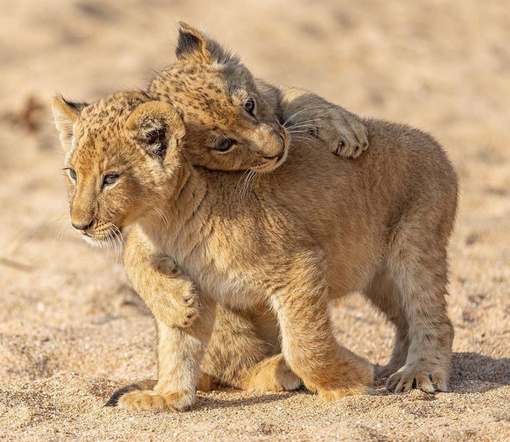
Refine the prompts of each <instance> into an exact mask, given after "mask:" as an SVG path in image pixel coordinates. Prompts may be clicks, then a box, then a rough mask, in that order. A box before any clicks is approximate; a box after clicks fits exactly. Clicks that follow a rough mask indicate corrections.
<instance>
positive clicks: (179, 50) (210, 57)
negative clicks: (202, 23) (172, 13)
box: [175, 22, 239, 64]
mask: <svg viewBox="0 0 510 442" xmlns="http://www.w3.org/2000/svg"><path fill="white" fill-rule="evenodd" d="M179 24H180V29H179V40H178V41H177V47H176V49H175V55H176V57H177V60H179V61H187V62H193V63H199V64H214V63H219V64H238V63H239V57H237V56H235V55H232V54H231V53H230V52H229V51H227V50H225V49H223V48H222V46H221V45H220V44H219V43H218V42H216V41H215V40H212V39H210V38H208V37H207V36H206V35H205V34H203V33H202V32H200V31H199V30H198V29H196V28H194V27H193V26H190V25H188V24H187V23H184V22H180V23H179Z"/></svg>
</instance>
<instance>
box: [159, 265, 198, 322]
mask: <svg viewBox="0 0 510 442" xmlns="http://www.w3.org/2000/svg"><path fill="white" fill-rule="evenodd" d="M152 262H153V265H154V267H155V268H156V269H157V270H159V272H160V273H161V274H162V275H165V276H166V277H167V279H166V280H164V286H163V287H162V288H161V290H162V291H163V292H164V293H165V295H164V297H165V299H166V301H167V304H168V305H166V306H165V307H166V308H162V309H159V311H158V316H159V319H160V320H162V321H163V322H164V323H165V324H166V325H167V326H169V327H178V328H187V327H191V326H192V325H193V324H194V322H195V320H196V319H197V318H198V316H199V314H200V305H199V296H198V292H197V289H196V287H195V285H194V284H193V283H192V282H191V281H190V280H188V279H187V278H182V277H181V276H182V273H181V271H180V270H179V268H178V266H177V264H176V263H175V261H174V260H173V259H172V258H171V257H169V256H165V255H156V256H154V257H153V260H152Z"/></svg>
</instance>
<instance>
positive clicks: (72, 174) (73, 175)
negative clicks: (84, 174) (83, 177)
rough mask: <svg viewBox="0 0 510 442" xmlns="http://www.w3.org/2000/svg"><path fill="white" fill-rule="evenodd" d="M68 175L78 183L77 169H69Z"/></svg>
mask: <svg viewBox="0 0 510 442" xmlns="http://www.w3.org/2000/svg"><path fill="white" fill-rule="evenodd" d="M67 175H69V179H70V180H71V181H72V182H73V183H76V171H75V170H74V169H67Z"/></svg>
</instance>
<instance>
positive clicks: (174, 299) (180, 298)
mask: <svg viewBox="0 0 510 442" xmlns="http://www.w3.org/2000/svg"><path fill="white" fill-rule="evenodd" d="M124 266H125V268H126V273H127V276H128V279H129V281H130V282H131V285H132V286H133V289H134V290H135V291H136V292H137V293H138V295H139V296H140V297H141V298H142V299H143V300H144V302H145V303H146V304H147V307H149V309H150V311H151V312H152V314H153V315H154V317H155V318H156V319H157V320H160V321H162V322H163V323H165V324H166V325H167V326H168V327H190V326H191V325H192V324H193V322H194V321H195V320H196V318H197V316H198V314H199V296H198V293H197V290H196V287H195V285H194V284H193V282H192V281H191V280H190V279H189V278H188V277H187V276H186V275H184V274H183V273H182V272H181V271H180V269H179V267H178V266H177V264H176V263H175V261H174V260H173V259H172V258H171V257H169V256H165V255H160V254H157V253H155V252H154V251H153V250H152V248H151V246H150V245H149V242H148V241H145V240H144V237H143V234H142V233H141V232H139V231H138V230H137V229H134V230H133V231H132V232H130V233H129V235H128V238H127V241H126V246H125V249H124Z"/></svg>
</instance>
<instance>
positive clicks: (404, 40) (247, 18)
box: [0, 0, 510, 441]
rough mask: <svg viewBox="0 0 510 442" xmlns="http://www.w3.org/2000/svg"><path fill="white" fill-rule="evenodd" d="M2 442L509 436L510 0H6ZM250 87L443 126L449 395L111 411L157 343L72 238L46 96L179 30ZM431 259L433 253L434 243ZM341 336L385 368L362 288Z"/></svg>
mask: <svg viewBox="0 0 510 442" xmlns="http://www.w3.org/2000/svg"><path fill="white" fill-rule="evenodd" d="M0 9H1V11H2V13H1V14H0V80H1V81H0V97H1V100H0V225H1V229H0V440H33V441H45V440H52V441H61V440H69V441H75V440H84V441H85V440H87V441H88V440H140V441H145V440H151V441H159V440H165V441H168V440H179V441H186V440H292V441H298V440H355V441H357V440H359V441H365V440H374V441H375V440H381V441H383V440H384V441H386V440H410V441H429V440H459V441H464V440H466V441H467V440H476V441H482V440H484V441H504V440H510V406H509V403H510V359H509V358H510V344H509V342H510V148H509V146H510V130H509V115H510V104H509V103H510V52H509V50H508V44H509V42H510V5H509V4H508V1H506V0H501V1H497V0H486V1H483V2H482V1H478V0H463V1H461V0H458V1H452V0H450V1H447V0H445V1H439V0H431V1H425V0H423V1H414V2H400V1H397V0H387V1H384V2H383V1H376V0H358V1H356V2H354V1H347V0H337V1H334V0H325V1H321V0H295V1H293V2H290V1H288V2H285V1H283V0H259V1H256V0H251V1H249V0H236V1H233V0H232V1H222V0H219V1H215V2H207V1H205V0H204V1H196V0H175V1H164V0H126V1H117V2H113V1H110V2H105V1H101V0H97V1H87V0H80V1H78V0H67V1H64V0H62V1H58V0H23V1H17V2H14V1H8V0H0ZM179 20H185V21H188V22H190V23H193V24H195V25H198V26H202V27H203V28H204V29H206V30H207V31H208V32H209V33H210V34H211V35H214V36H215V37H216V38H218V39H219V40H221V41H222V42H224V43H225V44H226V45H227V46H229V47H230V48H232V49H234V50H235V51H237V52H239V53H240V54H241V55H242V57H243V59H244V61H245V62H246V64H247V65H248V66H249V67H250V68H251V69H252V70H253V71H254V73H255V74H256V75H258V76H261V77H265V78H267V79H269V80H272V81H274V82H280V83H289V84H293V85H296V86H301V87H304V88H307V89H311V90H313V91H315V92H317V93H319V94H321V95H323V96H325V97H327V98H328V99H330V100H331V101H334V102H336V103H339V104H342V105H344V106H345V107H347V108H348V109H350V110H352V111H354V112H356V113H358V114H362V115H367V116H377V117H380V118H385V119H389V120H395V121H406V122H409V123H411V124H412V125H414V126H417V127H420V128H422V129H424V130H427V131H429V132H432V133H433V134H434V135H435V136H436V137H437V138H438V139H439V140H440V141H441V142H442V143H443V144H444V146H445V147H446V149H447V151H448V152H449V155H450V157H451V159H452V161H453V163H454V164H455V166H456V168H457V170H458V172H459V175H460V179H461V186H462V190H461V202H460V212H459V216H458V222H457V227H456V230H455V234H454V236H453V239H452V243H451V247H450V255H451V283H450V287H449V291H450V297H449V305H450V314H451V317H452V320H453V322H454V324H455V328H456V336H455V342H454V351H455V355H454V359H453V367H452V380H451V387H452V391H451V392H450V393H439V394H436V395H426V394H424V393H420V392H418V391H413V392H412V393H410V394H398V395H395V394H388V393H386V392H384V389H383V388H382V386H381V385H379V386H378V387H377V392H376V394H375V395H373V396H365V397H351V398H347V399H344V400H341V401H338V402H336V403H332V404H323V403H320V402H319V400H318V399H317V397H316V396H314V395H311V394H308V393H306V392H304V391H302V392H297V393H292V394H291V393H284V394H267V395H247V394H245V393H243V392H240V391H236V390H222V391H217V392H212V393H207V394H205V393H204V394H202V393H201V394H200V395H199V400H198V403H197V405H196V407H195V408H194V409H193V410H192V411H190V412H186V413H182V414H152V413H142V414H136V413H131V412H127V411H123V410H119V409H116V408H103V404H104V403H105V401H106V400H107V398H108V397H109V395H110V393H111V392H112V391H114V390H115V389H116V388H118V387H120V386H122V385H124V384H125V383H126V382H129V381H132V380H134V379H140V378H146V377H154V376H155V369H156V362H155V361H156V358H155V352H154V343H155V332H154V326H153V322H152V320H151V317H150V315H149V314H148V312H147V310H146V309H145V307H144V305H143V303H142V302H141V301H140V300H139V298H138V297H137V295H136V294H134V293H133V292H132V291H131V289H130V287H129V284H128V283H127V281H126V277H125V276H124V273H123V269H122V266H121V262H120V259H119V257H118V256H117V255H116V254H115V253H114V252H104V251H100V250H93V249H91V248H89V247H88V246H87V245H86V244H85V243H83V242H82V241H81V240H80V239H78V238H76V236H73V235H72V233H71V232H70V230H71V229H70V228H69V222H68V219H67V208H66V204H67V203H66V199H65V192H64V185H63V180H62V178H61V171H60V170H61V167H62V154H61V151H60V148H59V146H58V141H57V138H56V133H55V129H54V128H53V127H52V126H51V119H50V115H49V109H48V101H49V98H50V97H51V96H52V94H54V93H55V92H56V91H60V92H62V93H63V94H64V95H65V96H67V97H69V98H72V99H79V100H80V99H83V100H95V99H97V98H99V97H101V96H103V95H105V94H106V93H109V92H112V91H114V90H117V89H133V88H142V87H144V85H145V84H146V82H147V81H148V79H150V77H151V75H152V72H153V70H154V69H159V68H161V67H162V66H164V65H165V64H167V63H169V62H171V61H172V60H173V45H174V43H175V39H176V35H177V21H179ZM424 253H426V251H424ZM332 315H333V319H334V324H335V327H336V331H337V336H338V338H339V339H341V340H342V342H343V343H345V344H346V345H347V346H349V347H350V348H352V349H353V350H354V351H356V352H359V353H360V354H362V355H364V356H366V357H368V358H369V359H370V360H371V361H372V362H374V363H384V362H385V361H387V360H388V358H389V354H390V349H391V341H392V330H391V327H389V326H388V325H387V324H386V323H385V321H384V320H383V318H382V317H381V316H380V315H378V314H377V313H376V312H375V311H374V310H373V309H372V308H371V307H370V306H369V305H368V304H367V303H365V302H364V301H363V300H361V299H360V298H357V297H353V298H350V299H348V300H347V301H346V302H344V303H343V304H341V305H336V306H334V307H333V308H332Z"/></svg>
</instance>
